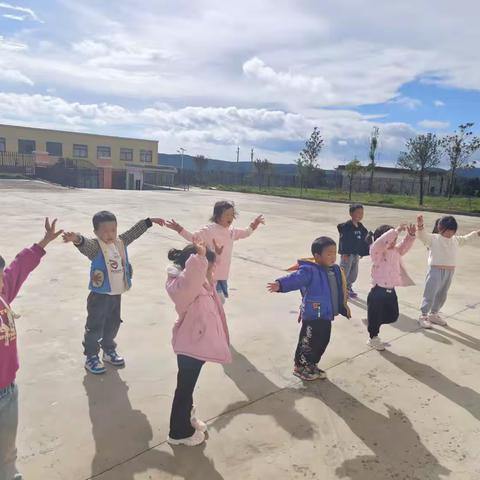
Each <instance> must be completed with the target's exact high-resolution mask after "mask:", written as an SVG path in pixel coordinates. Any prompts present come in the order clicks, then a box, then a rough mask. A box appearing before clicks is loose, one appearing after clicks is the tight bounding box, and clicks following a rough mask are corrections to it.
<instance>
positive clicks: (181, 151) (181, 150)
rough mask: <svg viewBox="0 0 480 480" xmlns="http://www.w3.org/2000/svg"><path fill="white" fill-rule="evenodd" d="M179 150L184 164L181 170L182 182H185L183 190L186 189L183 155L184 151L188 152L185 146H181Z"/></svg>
mask: <svg viewBox="0 0 480 480" xmlns="http://www.w3.org/2000/svg"><path fill="white" fill-rule="evenodd" d="M177 152H178V153H179V154H180V155H181V156H182V164H181V165H182V166H181V171H182V174H181V177H182V183H183V191H185V170H184V169H183V155H184V153H185V152H186V150H185V148H183V147H180V148H179V149H178V150H177Z"/></svg>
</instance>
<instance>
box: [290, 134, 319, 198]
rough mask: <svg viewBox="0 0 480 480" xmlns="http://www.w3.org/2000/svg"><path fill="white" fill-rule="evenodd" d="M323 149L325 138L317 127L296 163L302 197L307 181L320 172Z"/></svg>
mask: <svg viewBox="0 0 480 480" xmlns="http://www.w3.org/2000/svg"><path fill="white" fill-rule="evenodd" d="M322 148H323V138H322V136H321V134H320V130H319V129H318V128H317V127H314V129H313V132H312V133H311V135H310V138H309V139H308V140H307V141H306V142H305V147H304V148H303V150H302V151H301V152H300V154H299V158H298V159H297V160H296V162H295V163H296V164H297V169H298V174H299V176H300V195H301V194H302V190H303V187H304V186H305V179H310V178H312V177H313V176H314V174H315V172H316V171H317V170H319V167H318V156H319V154H320V151H321V150H322Z"/></svg>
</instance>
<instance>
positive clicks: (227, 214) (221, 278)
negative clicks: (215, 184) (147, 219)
mask: <svg viewBox="0 0 480 480" xmlns="http://www.w3.org/2000/svg"><path fill="white" fill-rule="evenodd" d="M236 217H237V211H236V210H235V204H234V203H233V202H228V201H225V200H222V201H219V202H217V203H215V206H214V207H213V215H212V218H211V219H210V222H211V223H209V224H208V225H205V227H203V228H202V229H200V230H199V231H198V232H195V233H193V234H192V233H190V232H189V231H187V230H185V229H184V228H183V227H182V226H181V225H180V224H178V223H177V222H175V220H171V221H169V222H166V226H167V227H168V228H170V229H172V230H175V231H176V232H177V233H179V234H180V235H181V236H182V237H183V238H184V239H185V240H187V241H188V242H193V241H194V239H195V240H199V241H202V242H204V243H205V244H206V245H207V247H208V248H209V249H210V250H212V251H213V250H215V251H217V253H219V252H220V251H221V254H219V256H218V260H217V264H216V266H215V274H214V275H215V281H216V288H217V292H218V294H219V295H220V298H221V300H222V302H225V299H226V298H228V275H229V273H230V264H231V263H232V252H233V244H234V242H235V241H237V240H242V239H243V238H247V237H249V236H250V235H251V234H252V233H253V232H254V231H255V230H256V229H257V228H258V226H259V225H260V224H265V219H264V218H263V215H259V216H258V217H257V218H255V220H253V221H252V223H251V224H250V227H249V228H235V227H233V226H232V224H233V221H234V220H235V218H236ZM215 242H216V243H215Z"/></svg>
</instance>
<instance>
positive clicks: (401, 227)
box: [396, 223, 407, 233]
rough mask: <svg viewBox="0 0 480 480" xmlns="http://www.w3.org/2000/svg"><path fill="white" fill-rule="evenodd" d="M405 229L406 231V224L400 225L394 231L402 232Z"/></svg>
mask: <svg viewBox="0 0 480 480" xmlns="http://www.w3.org/2000/svg"><path fill="white" fill-rule="evenodd" d="M406 229H407V224H406V223H401V224H400V225H399V226H398V227H397V228H396V230H397V232H398V233H401V232H404V231H405V230H406Z"/></svg>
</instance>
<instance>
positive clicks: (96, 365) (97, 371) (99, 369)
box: [85, 355, 107, 375]
mask: <svg viewBox="0 0 480 480" xmlns="http://www.w3.org/2000/svg"><path fill="white" fill-rule="evenodd" d="M85 369H86V370H88V371H89V372H91V373H93V374H94V375H101V374H102V373H105V372H106V371H107V370H106V369H105V366H104V365H103V363H102V362H101V361H100V359H99V358H98V355H92V356H91V357H87V360H86V362H85Z"/></svg>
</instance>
